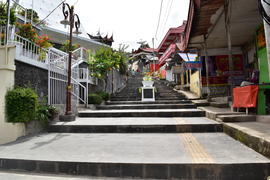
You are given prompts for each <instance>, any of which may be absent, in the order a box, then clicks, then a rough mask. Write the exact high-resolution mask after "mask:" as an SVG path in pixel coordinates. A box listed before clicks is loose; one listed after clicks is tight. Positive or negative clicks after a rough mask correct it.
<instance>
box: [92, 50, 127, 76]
mask: <svg viewBox="0 0 270 180" xmlns="http://www.w3.org/2000/svg"><path fill="white" fill-rule="evenodd" d="M126 61H127V56H126V55H125V53H124V52H118V51H113V50H112V49H111V48H100V49H99V50H97V51H96V53H95V54H93V53H91V52H89V60H88V64H89V68H90V69H91V72H92V74H91V76H94V77H98V78H101V77H104V76H105V75H106V74H107V72H108V71H110V70H112V69H117V70H118V71H119V72H120V73H121V74H125V73H126V70H127V65H126Z"/></svg>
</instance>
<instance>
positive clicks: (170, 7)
mask: <svg viewBox="0 0 270 180" xmlns="http://www.w3.org/2000/svg"><path fill="white" fill-rule="evenodd" d="M172 4H173V0H171V1H170V6H169V9H168V12H167V15H166V18H165V22H164V24H163V28H162V31H161V33H162V34H163V33H164V31H165V28H166V25H167V21H168V18H169V16H170V14H171V9H172Z"/></svg>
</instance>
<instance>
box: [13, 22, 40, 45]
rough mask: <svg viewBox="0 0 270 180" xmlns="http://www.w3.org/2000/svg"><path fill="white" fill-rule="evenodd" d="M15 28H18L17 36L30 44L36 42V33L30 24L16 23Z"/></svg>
mask: <svg viewBox="0 0 270 180" xmlns="http://www.w3.org/2000/svg"><path fill="white" fill-rule="evenodd" d="M17 27H18V30H19V31H18V32H17V34H18V35H20V36H22V37H24V38H26V39H28V40H30V41H32V42H36V41H37V37H38V35H37V32H36V30H35V29H34V28H33V26H32V24H29V23H27V24H20V23H17Z"/></svg>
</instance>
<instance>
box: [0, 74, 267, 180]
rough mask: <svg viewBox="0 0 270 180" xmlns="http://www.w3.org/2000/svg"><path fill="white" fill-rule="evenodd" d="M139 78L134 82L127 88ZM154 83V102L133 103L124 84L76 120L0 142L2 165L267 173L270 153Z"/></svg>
mask: <svg viewBox="0 0 270 180" xmlns="http://www.w3.org/2000/svg"><path fill="white" fill-rule="evenodd" d="M138 82H139V78H138V81H137V82H135V80H134V79H133V80H132V79H129V83H128V86H129V85H130V86H132V87H133V88H135V85H134V84H136V83H138ZM133 85H134V86H133ZM156 85H157V88H158V92H159V95H158V96H159V98H160V99H158V100H157V101H156V102H141V101H135V99H136V98H138V97H137V96H135V95H134V94H132V92H135V90H134V89H132V88H131V87H126V88H125V89H124V90H123V91H122V92H120V93H119V94H117V95H115V96H114V97H113V98H114V99H113V101H110V102H108V103H107V104H106V105H102V106H98V107H97V110H90V109H86V110H83V111H80V112H79V113H78V117H77V119H76V121H74V122H56V123H54V124H52V125H51V126H50V128H49V133H46V134H41V135H38V136H36V137H27V138H24V139H21V140H18V141H16V142H14V143H10V144H6V145H3V146H0V170H16V171H27V172H36V173H42V174H47V173H49V174H57V175H58V174H65V175H73V177H75V176H79V175H80V176H87V177H88V178H90V177H99V178H100V177H102V178H104V179H106V178H111V177H114V178H116V179H126V178H138V179H181V180H187V179H191V180H197V179H200V180H206V179H207V180H208V179H209V180H212V179H217V180H259V179H266V178H267V176H268V175H269V174H270V161H269V160H268V159H267V158H265V157H263V156H262V155H260V154H258V153H256V152H255V151H253V150H251V149H249V148H247V147H246V146H245V145H243V144H241V143H239V142H237V141H235V140H233V139H232V138H230V137H229V136H227V135H225V134H224V133H222V131H223V128H222V124H220V123H218V122H216V121H213V120H210V119H207V118H205V117H204V116H205V112H204V111H203V110H199V109H197V108H196V106H195V105H194V104H192V103H191V102H190V101H189V100H187V99H186V98H185V97H184V96H183V95H181V94H175V93H174V92H173V91H172V89H170V88H169V87H167V86H165V85H162V84H158V82H157V84H156ZM136 87H137V86H136ZM125 91H126V92H129V93H125ZM118 97H121V98H119V99H118ZM124 97H126V98H127V99H124Z"/></svg>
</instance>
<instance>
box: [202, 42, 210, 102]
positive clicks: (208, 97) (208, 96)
mask: <svg viewBox="0 0 270 180" xmlns="http://www.w3.org/2000/svg"><path fill="white" fill-rule="evenodd" d="M203 49H204V57H205V59H204V63H205V70H206V88H207V100H208V101H211V91H210V88H209V67H208V52H207V43H206V38H205V37H204V45H203Z"/></svg>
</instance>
